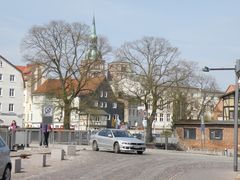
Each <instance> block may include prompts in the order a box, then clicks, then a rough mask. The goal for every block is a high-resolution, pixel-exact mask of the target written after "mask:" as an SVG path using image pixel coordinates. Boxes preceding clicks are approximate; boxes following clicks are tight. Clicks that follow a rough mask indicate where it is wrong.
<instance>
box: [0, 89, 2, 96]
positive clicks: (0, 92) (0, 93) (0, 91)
mask: <svg viewBox="0 0 240 180" xmlns="http://www.w3.org/2000/svg"><path fill="white" fill-rule="evenodd" d="M0 96H2V88H0Z"/></svg>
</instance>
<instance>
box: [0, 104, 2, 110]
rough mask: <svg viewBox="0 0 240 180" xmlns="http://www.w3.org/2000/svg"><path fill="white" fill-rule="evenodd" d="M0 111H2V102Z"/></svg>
mask: <svg viewBox="0 0 240 180" xmlns="http://www.w3.org/2000/svg"><path fill="white" fill-rule="evenodd" d="M0 111H2V103H0Z"/></svg>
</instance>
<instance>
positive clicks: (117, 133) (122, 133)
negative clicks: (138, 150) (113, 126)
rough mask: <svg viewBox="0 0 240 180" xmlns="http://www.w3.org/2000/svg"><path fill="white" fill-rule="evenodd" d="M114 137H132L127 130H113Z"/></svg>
mask: <svg viewBox="0 0 240 180" xmlns="http://www.w3.org/2000/svg"><path fill="white" fill-rule="evenodd" d="M112 132H113V135H114V137H128V138H133V136H132V135H131V134H130V133H129V132H128V131H119V130H113V131H112Z"/></svg>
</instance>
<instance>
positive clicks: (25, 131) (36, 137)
mask: <svg viewBox="0 0 240 180" xmlns="http://www.w3.org/2000/svg"><path fill="white" fill-rule="evenodd" d="M90 135H91V134H90V132H89V131H76V130H62V129H60V130H59V129H58V130H53V131H52V132H50V134H49V144H75V145H88V144H89V140H90ZM0 136H1V137H2V138H3V139H4V140H5V142H6V143H7V144H8V145H9V147H10V148H11V149H12V148H13V146H14V145H23V146H25V147H28V146H29V145H30V144H40V142H41V140H42V139H43V137H42V133H41V131H40V129H30V128H17V129H16V131H9V130H8V129H7V128H0Z"/></svg>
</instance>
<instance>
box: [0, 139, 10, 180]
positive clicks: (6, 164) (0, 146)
mask: <svg viewBox="0 0 240 180" xmlns="http://www.w3.org/2000/svg"><path fill="white" fill-rule="evenodd" d="M11 170H12V164H11V160H10V149H9V148H8V146H7V144H6V143H5V142H4V140H3V139H2V137H1V136H0V179H2V180H10V179H11Z"/></svg>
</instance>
